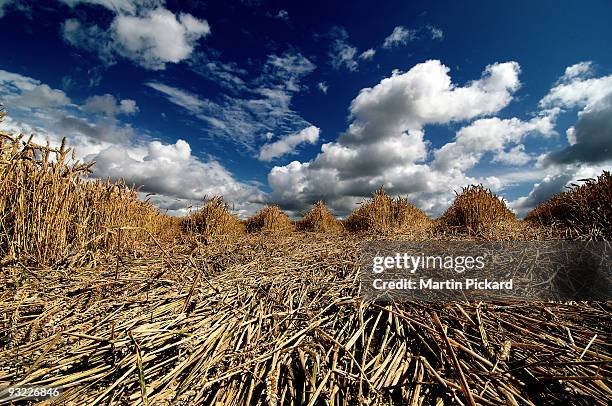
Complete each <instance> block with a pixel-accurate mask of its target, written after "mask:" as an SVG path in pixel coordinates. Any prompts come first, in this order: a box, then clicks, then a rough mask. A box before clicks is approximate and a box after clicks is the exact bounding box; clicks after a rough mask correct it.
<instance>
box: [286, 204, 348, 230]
mask: <svg viewBox="0 0 612 406" xmlns="http://www.w3.org/2000/svg"><path fill="white" fill-rule="evenodd" d="M296 225H297V229H298V230H299V231H314V232H320V233H339V232H342V231H343V230H344V227H343V226H342V223H341V222H340V221H339V220H338V219H337V218H336V217H334V215H333V214H331V213H330V211H329V210H328V209H327V206H325V203H324V202H323V201H318V202H316V203H315V204H314V206H313V207H312V208H311V209H310V210H309V211H308V213H306V215H305V216H304V217H303V218H302V219H301V220H300V221H298V222H297V224H296Z"/></svg>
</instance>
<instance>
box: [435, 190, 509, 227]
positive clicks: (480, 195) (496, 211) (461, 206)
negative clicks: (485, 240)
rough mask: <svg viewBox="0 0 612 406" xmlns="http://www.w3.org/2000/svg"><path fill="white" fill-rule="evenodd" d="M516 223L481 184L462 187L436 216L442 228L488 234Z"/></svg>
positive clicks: (499, 201) (495, 197) (497, 198)
mask: <svg viewBox="0 0 612 406" xmlns="http://www.w3.org/2000/svg"><path fill="white" fill-rule="evenodd" d="M515 222H517V219H516V216H515V215H514V213H512V212H511V211H510V209H508V207H507V206H506V203H504V201H503V200H502V199H501V198H500V197H498V196H497V195H495V194H494V193H492V192H491V191H490V190H489V189H487V188H485V187H484V186H482V185H472V186H468V187H466V188H463V190H462V192H461V193H460V194H458V195H457V197H456V198H455V201H454V202H453V204H452V206H451V207H449V208H448V209H447V210H446V212H444V214H443V215H442V216H441V217H440V218H439V219H438V228H439V229H440V230H442V231H450V232H454V233H466V234H469V235H482V234H488V233H490V232H491V230H493V229H495V228H501V229H504V228H507V227H508V226H510V227H511V226H512V223H515Z"/></svg>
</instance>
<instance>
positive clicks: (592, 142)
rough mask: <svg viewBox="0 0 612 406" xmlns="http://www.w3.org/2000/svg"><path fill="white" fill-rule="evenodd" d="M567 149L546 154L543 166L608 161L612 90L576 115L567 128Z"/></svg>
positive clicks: (610, 156) (610, 154)
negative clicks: (573, 121)
mask: <svg viewBox="0 0 612 406" xmlns="http://www.w3.org/2000/svg"><path fill="white" fill-rule="evenodd" d="M568 136H569V139H570V141H571V142H570V144H571V145H570V146H568V147H567V148H564V149H562V150H560V151H554V152H551V153H549V154H548V155H547V156H546V158H545V159H544V162H545V163H546V164H570V163H579V162H589V163H598V162H603V161H606V160H609V159H612V91H610V92H609V93H608V95H607V96H606V97H604V98H602V99H599V100H598V101H596V102H595V103H593V104H592V105H588V106H587V107H585V108H584V109H583V110H582V111H581V112H580V113H578V121H577V122H576V124H574V126H573V127H570V128H569V129H568Z"/></svg>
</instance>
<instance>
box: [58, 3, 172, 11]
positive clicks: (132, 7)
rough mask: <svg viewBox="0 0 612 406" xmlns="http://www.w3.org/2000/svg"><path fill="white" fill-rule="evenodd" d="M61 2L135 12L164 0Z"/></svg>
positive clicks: (73, 5) (72, 5)
mask: <svg viewBox="0 0 612 406" xmlns="http://www.w3.org/2000/svg"><path fill="white" fill-rule="evenodd" d="M60 1H61V2H62V3H65V4H67V5H68V6H70V7H75V6H77V5H79V4H91V5H98V6H102V7H104V8H107V9H108V10H111V11H113V12H115V13H117V14H119V13H122V14H135V13H136V12H138V11H139V10H142V9H150V8H153V7H157V6H161V5H163V4H164V2H165V1H164V0H60Z"/></svg>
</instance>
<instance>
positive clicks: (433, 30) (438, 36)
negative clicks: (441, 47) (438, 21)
mask: <svg viewBox="0 0 612 406" xmlns="http://www.w3.org/2000/svg"><path fill="white" fill-rule="evenodd" d="M427 29H428V30H429V34H430V35H431V39H435V40H438V41H442V40H443V39H444V31H442V29H440V28H438V27H434V26H433V25H428V26H427Z"/></svg>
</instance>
